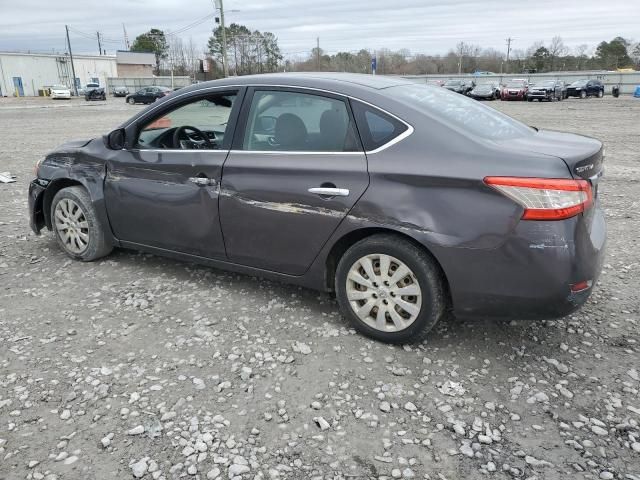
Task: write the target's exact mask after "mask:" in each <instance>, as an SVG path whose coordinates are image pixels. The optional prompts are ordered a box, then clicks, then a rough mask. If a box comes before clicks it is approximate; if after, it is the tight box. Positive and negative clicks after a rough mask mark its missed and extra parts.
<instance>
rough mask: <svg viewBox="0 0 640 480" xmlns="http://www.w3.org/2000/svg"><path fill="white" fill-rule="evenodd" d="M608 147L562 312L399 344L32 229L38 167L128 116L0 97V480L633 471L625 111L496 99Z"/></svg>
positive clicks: (624, 105)
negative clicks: (3, 176) (591, 272)
mask: <svg viewBox="0 0 640 480" xmlns="http://www.w3.org/2000/svg"><path fill="white" fill-rule="evenodd" d="M492 105H493V106H495V107H496V108H499V109H500V110H503V111H505V112H507V113H509V114H510V115H513V116H515V117H517V118H519V119H522V120H523V121H525V122H527V123H529V124H532V125H536V126H539V127H545V128H554V129H561V130H567V131H574V132H579V133H584V134H587V135H593V136H596V137H598V138H600V139H602V140H604V141H605V142H606V144H607V160H606V164H607V173H606V178H605V181H603V183H602V184H601V190H600V191H601V198H602V200H603V203H604V207H605V209H606V213H607V217H608V227H609V244H608V258H607V261H606V262H605V263H606V265H605V269H604V272H603V275H602V277H601V280H600V283H599V285H598V286H597V288H596V289H595V292H594V294H593V295H592V297H591V300H590V301H589V302H588V304H587V305H586V306H585V307H584V308H583V309H582V310H581V311H579V312H578V313H576V314H574V315H572V316H571V317H568V318H565V319H562V320H558V321H548V322H535V323H531V322H523V321H517V320H514V321H512V322H508V323H500V322H491V321H477V322H473V323H471V322H461V321H457V320H451V321H448V322H443V323H442V324H440V325H439V326H438V327H437V328H436V329H435V330H434V331H433V332H432V334H431V335H430V336H429V338H428V340H427V341H426V342H425V343H423V344H421V345H416V346H411V347H409V346H405V347H393V346H388V345H384V344H380V343H376V342H373V341H371V340H368V339H366V338H364V337H362V336H359V335H356V334H355V333H354V332H353V331H352V330H349V329H348V328H346V327H345V324H344V323H343V321H342V319H341V318H340V315H339V314H338V309H337V305H336V302H335V300H334V298H333V297H332V296H330V295H326V294H323V293H317V292H313V291H309V290H305V289H301V288H298V287H292V286H288V285H284V284H279V283H275V282H269V281H265V280H261V279H257V278H253V277H248V276H241V275H236V274H229V273H225V272H222V271H218V270H214V269H210V268H204V267H200V266H195V265H190V264H185V263H179V262H175V261H172V260H167V259H164V258H159V257H155V256H151V255H144V254H138V253H136V252H131V251H125V250H118V251H114V253H113V254H112V255H110V256H109V257H107V258H106V259H104V260H103V261H99V262H96V263H78V262H74V261H71V260H69V259H68V258H67V257H66V256H65V255H64V254H63V253H62V252H61V251H60V250H59V249H58V248H57V247H56V245H55V241H54V239H53V237H52V235H50V234H45V235H43V236H40V237H37V236H35V235H33V233H31V231H30V230H29V226H28V219H27V215H26V211H27V189H28V182H29V181H30V179H31V177H32V168H33V164H34V162H35V161H36V160H37V159H38V158H40V157H42V156H43V154H45V152H47V151H48V150H50V149H52V148H53V147H55V146H56V145H57V144H59V143H61V142H62V141H63V140H66V139H71V138H79V137H87V136H93V135H97V134H102V133H105V132H106V131H108V130H109V129H110V128H111V127H114V126H116V125H117V124H118V123H120V122H121V121H123V120H125V119H126V118H128V117H129V116H130V115H131V114H132V113H133V112H134V111H137V110H138V109H139V108H142V107H131V106H128V105H126V104H124V101H123V100H122V99H110V100H109V101H107V102H106V104H105V103H104V102H97V103H92V104H87V103H85V102H83V101H78V100H72V101H70V102H60V103H57V102H55V101H52V100H49V99H0V142H1V147H2V148H1V149H0V171H5V170H9V171H11V172H12V173H14V174H15V175H16V176H17V179H16V180H17V181H16V183H12V184H0V345H1V349H0V478H2V479H21V478H22V479H24V478H26V479H42V478H46V479H107V478H118V479H127V478H145V479H151V478H153V479H159V478H164V479H167V480H169V479H173V478H194V479H198V478H199V479H215V478H225V479H226V478H236V479H241V478H242V479H253V478H272V479H279V478H281V479H347V478H350V479H353V478H355V479H359V478H362V479H364V478H378V479H383V478H424V479H440V480H444V479H449V480H452V479H461V478H465V479H467V478H474V479H475V478H485V477H486V478H497V479H508V478H523V479H524V478H528V479H556V478H557V479H582V478H592V479H598V478H599V479H613V478H616V479H620V478H626V479H640V427H639V422H640V395H639V391H640V361H639V358H640V357H639V355H638V352H639V350H640V345H639V344H638V341H639V335H638V327H639V323H640V314H639V311H640V308H639V307H640V299H639V295H638V288H637V284H638V281H639V280H640V267H639V262H640V260H639V258H640V255H639V254H640V245H639V244H638V240H637V236H636V233H637V232H638V231H640V225H639V220H638V214H637V211H638V208H639V207H640V205H639V201H638V199H639V198H640V184H639V183H638V182H639V181H640V167H639V166H638V152H639V151H640V121H639V119H640V100H633V99H631V98H619V99H613V98H610V97H607V98H605V99H604V100H597V99H590V100H585V101H581V100H568V101H564V102H559V103H553V104H540V103H533V104H528V103H516V102H513V103H506V102H493V103H492Z"/></svg>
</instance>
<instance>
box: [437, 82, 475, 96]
mask: <svg viewBox="0 0 640 480" xmlns="http://www.w3.org/2000/svg"><path fill="white" fill-rule="evenodd" d="M442 86H443V87H444V88H446V89H447V90H451V91H452V92H456V93H461V94H462V95H467V94H468V93H469V92H470V91H471V90H473V87H475V86H476V84H475V82H474V81H473V80H447V81H446V82H444V83H443V84H442Z"/></svg>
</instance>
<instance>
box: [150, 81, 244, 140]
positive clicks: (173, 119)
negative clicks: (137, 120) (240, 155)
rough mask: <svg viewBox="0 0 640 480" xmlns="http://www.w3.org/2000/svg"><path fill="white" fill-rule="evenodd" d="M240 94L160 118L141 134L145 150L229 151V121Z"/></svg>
mask: <svg viewBox="0 0 640 480" xmlns="http://www.w3.org/2000/svg"><path fill="white" fill-rule="evenodd" d="M236 95H237V94H236V93H235V92H233V93H221V94H214V95H208V96H206V97H203V98H199V99H197V100H195V101H191V102H189V103H187V104H183V105H181V106H179V107H177V108H175V109H174V110H171V111H170V112H169V113H165V114H163V115H162V116H160V117H156V118H155V119H154V120H152V121H151V122H148V123H147V124H146V125H145V126H144V127H142V129H141V130H140V134H139V136H138V142H137V147H138V148H141V149H158V148H161V149H171V150H178V149H179V150H221V149H227V148H229V147H228V145H229V144H230V142H231V139H230V138H229V136H228V135H226V133H227V127H228V122H229V117H230V116H231V110H232V108H233V104H234V102H235V99H236Z"/></svg>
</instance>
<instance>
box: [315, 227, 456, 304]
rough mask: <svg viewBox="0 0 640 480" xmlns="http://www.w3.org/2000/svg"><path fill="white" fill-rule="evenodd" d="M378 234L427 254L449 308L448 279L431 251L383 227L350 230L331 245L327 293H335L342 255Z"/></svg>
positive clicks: (407, 236) (410, 238)
mask: <svg viewBox="0 0 640 480" xmlns="http://www.w3.org/2000/svg"><path fill="white" fill-rule="evenodd" d="M379 234H387V235H394V236H397V237H398V238H403V239H405V240H407V241H409V242H411V243H412V244H413V245H415V246H416V247H418V248H420V249H421V250H423V251H424V252H425V253H427V255H429V256H430V257H431V259H432V260H433V262H434V264H435V265H436V266H437V268H438V269H439V270H440V274H441V276H442V278H443V280H444V285H443V286H444V289H445V295H446V301H447V307H449V308H450V307H451V306H452V298H451V290H450V288H449V279H448V278H447V274H446V273H445V271H444V269H443V268H442V265H441V263H440V262H439V261H438V259H437V258H436V256H435V255H434V254H433V252H431V250H429V248H427V247H425V246H424V245H423V244H422V243H420V242H418V241H417V240H416V239H415V238H413V237H412V236H411V235H408V234H406V233H404V232H399V231H397V230H393V229H390V228H384V227H363V228H359V229H356V230H352V231H350V232H348V233H346V234H344V235H343V236H342V237H340V238H339V239H338V240H337V241H336V242H335V243H334V244H333V246H332V247H331V250H330V251H329V254H328V255H327V257H326V260H325V288H326V289H327V290H329V291H335V285H334V282H335V274H336V269H337V267H338V262H339V261H340V258H342V256H343V255H344V253H345V252H346V251H347V250H348V249H349V248H350V247H351V246H352V245H354V244H356V243H357V242H359V241H360V240H363V239H365V238H367V237H370V236H372V235H379Z"/></svg>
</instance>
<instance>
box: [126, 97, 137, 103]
mask: <svg viewBox="0 0 640 480" xmlns="http://www.w3.org/2000/svg"><path fill="white" fill-rule="evenodd" d="M127 103H128V104H129V105H133V104H134V103H136V99H135V98H133V97H129V98H127Z"/></svg>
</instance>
